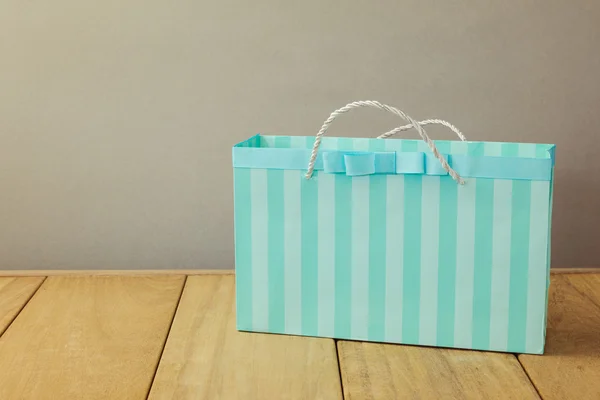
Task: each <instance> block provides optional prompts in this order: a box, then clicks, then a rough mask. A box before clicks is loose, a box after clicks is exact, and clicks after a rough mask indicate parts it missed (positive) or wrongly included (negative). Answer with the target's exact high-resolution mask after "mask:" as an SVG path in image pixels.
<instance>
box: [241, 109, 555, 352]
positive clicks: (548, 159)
mask: <svg viewBox="0 0 600 400" xmlns="http://www.w3.org/2000/svg"><path fill="white" fill-rule="evenodd" d="M365 106H366V107H375V108H379V109H383V110H386V111H389V112H392V113H394V114H396V115H398V116H400V117H401V118H403V119H404V120H405V121H407V122H408V123H409V125H405V126H401V127H399V128H396V129H394V130H393V131H390V132H387V133H385V134H383V135H381V136H379V137H378V138H375V139H352V138H342V137H340V138H335V137H324V136H323V135H324V133H325V132H326V130H327V128H328V127H329V125H330V124H331V122H332V121H333V120H334V119H335V118H336V117H337V116H338V115H340V114H342V113H344V112H347V111H349V110H350V109H353V108H357V107H365ZM431 123H441V124H443V125H445V126H447V127H448V128H450V129H452V130H453V131H454V132H455V133H457V135H458V137H459V139H460V140H459V141H442V140H440V141H435V142H433V141H432V140H431V139H430V138H429V137H428V136H427V134H426V132H425V131H424V129H423V126H424V125H427V124H431ZM411 128H414V129H415V130H416V131H417V132H418V133H419V135H420V137H421V139H422V140H399V139H385V138H387V137H389V136H392V135H394V134H396V133H398V132H400V131H403V130H407V129H411ZM554 148H555V146H554V145H549V144H530V143H493V142H470V141H466V139H465V138H464V136H463V135H462V134H461V133H460V132H459V131H458V129H456V128H455V127H454V126H453V125H451V124H449V123H447V122H445V121H440V120H426V121H420V122H417V121H414V120H413V119H411V118H410V117H408V116H407V115H406V114H404V113H403V112H402V111H400V110H398V109H396V108H393V107H389V106H386V105H384V104H381V103H378V102H375V101H360V102H355V103H351V104H348V105H347V106H345V107H343V108H341V109H339V110H336V111H335V112H333V113H332V114H331V116H330V117H329V118H328V119H327V121H325V123H324V124H323V127H322V128H321V130H320V131H319V132H318V134H317V135H316V137H312V136H311V137H292V136H263V135H256V136H254V137H252V138H250V139H248V140H246V141H244V142H242V143H240V144H238V145H236V146H235V147H234V148H233V167H234V193H235V196H234V197H235V199H234V202H235V259H236V266H235V267H236V301H237V328H238V329H239V330H242V331H253V332H271V333H281V334H291V335H306V336H320V337H330V338H338V339H352V340H366V341H376V342H389V343H405V344H415V345H426V346H441V347H456V348H465V349H480V350H493V351H506V352H518V353H535V354H540V353H543V350H544V340H545V329H546V310H547V299H548V285H549V268H550V224H551V210H552V180H553V171H554Z"/></svg>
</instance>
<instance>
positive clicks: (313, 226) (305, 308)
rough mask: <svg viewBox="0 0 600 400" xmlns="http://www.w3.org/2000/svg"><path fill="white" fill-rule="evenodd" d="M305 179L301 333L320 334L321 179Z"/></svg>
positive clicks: (302, 184)
mask: <svg viewBox="0 0 600 400" xmlns="http://www.w3.org/2000/svg"><path fill="white" fill-rule="evenodd" d="M318 176H319V173H318V172H316V173H315V174H314V175H313V179H302V183H301V184H300V192H301V198H302V204H301V215H302V234H301V241H302V256H301V259H302V276H301V279H302V334H303V335H309V336H316V335H317V333H318V279H319V271H318V248H319V242H318V224H319V221H318V218H317V217H318V199H319V197H318V195H319V194H318V179H319V177H318Z"/></svg>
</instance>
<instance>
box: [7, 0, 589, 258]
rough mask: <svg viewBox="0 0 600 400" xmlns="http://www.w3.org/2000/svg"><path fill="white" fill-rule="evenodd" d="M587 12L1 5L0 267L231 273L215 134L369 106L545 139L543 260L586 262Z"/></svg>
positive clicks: (566, 7)
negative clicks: (350, 105) (552, 180)
mask: <svg viewBox="0 0 600 400" xmlns="http://www.w3.org/2000/svg"><path fill="white" fill-rule="evenodd" d="M598 21H600V2H598V1H583V0H576V1H567V0H538V1H530V0H528V1H466V0H462V1H433V0H403V1H397V0H394V1H379V2H373V1H358V0H351V1H323V0H319V1H317V0H304V1H301V2H291V1H275V0H258V1H253V2H249V1H248V2H247V1H241V0H235V1H216V0H215V1H210V2H209V1H203V0H200V1H198V0H178V1H169V2H167V1H158V0H125V1H124V0H106V1H96V0H94V1H92V0H54V1H51V2H44V1H40V0H33V1H26V2H24V1H20V0H3V1H2V2H1V5H0V269H48V268H60V269H63V268H65V269H93V268H98V269H111V268H123V269H150V268H211V269H213V268H232V266H233V218H232V169H231V146H232V144H234V143H236V142H238V141H240V140H243V139H245V138H247V137H249V136H251V135H253V134H255V133H257V132H262V133H274V134H286V135H313V134H315V133H316V131H317V130H318V128H319V127H320V125H321V123H322V121H323V120H324V119H325V118H326V117H327V116H328V114H329V112H330V111H332V110H333V109H335V108H337V107H340V106H342V105H344V104H346V103H347V102H350V101H353V100H366V99H373V100H380V101H382V102H386V103H389V104H391V105H395V106H397V107H400V108H402V109H403V110H405V111H406V112H407V113H408V114H409V115H411V116H413V117H415V118H431V117H438V118H443V119H447V120H449V121H451V122H453V123H454V124H456V125H457V126H458V127H460V128H461V129H462V130H463V131H464V133H465V134H466V135H467V137H468V138H470V139H472V140H498V141H526V142H541V143H556V144H557V145H558V150H557V167H556V186H555V202H554V207H555V208H554V225H553V258H552V261H553V266H554V267H585V266H597V265H599V264H600V257H599V253H600V246H599V245H598V243H597V234H598V226H599V224H600V214H599V213H598V205H599V195H600V191H599V186H598V184H599V183H600V175H599V172H600V167H599V165H600V163H599V162H598V159H597V158H598V150H599V146H598V144H597V142H598V140H597V137H598V126H600V112H599V111H598V110H599V106H600V72H599V71H600V47H599V46H600V24H599V23H598ZM400 124H401V121H398V120H397V119H395V118H394V117H393V116H388V115H386V114H384V113H383V112H379V111H376V110H360V111H355V112H353V113H351V114H348V115H345V116H344V117H343V118H341V119H340V121H339V123H338V122H336V124H335V125H334V126H333V127H332V129H331V134H332V135H336V136H345V135H348V136H375V135H377V134H379V133H381V132H383V131H385V130H387V129H389V128H392V127H393V126H396V125H400ZM429 132H430V133H431V135H432V136H433V137H435V138H445V139H447V138H451V137H452V136H451V134H450V133H449V132H447V131H446V130H444V129H440V128H431V129H430V130H429ZM415 135H416V133H415V132H414V131H411V132H406V137H409V136H410V137H415Z"/></svg>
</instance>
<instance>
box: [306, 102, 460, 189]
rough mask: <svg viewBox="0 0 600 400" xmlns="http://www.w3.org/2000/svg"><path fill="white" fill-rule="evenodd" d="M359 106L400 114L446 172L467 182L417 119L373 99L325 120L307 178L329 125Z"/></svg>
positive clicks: (355, 104) (309, 164)
mask: <svg viewBox="0 0 600 400" xmlns="http://www.w3.org/2000/svg"><path fill="white" fill-rule="evenodd" d="M359 107H373V108H378V109H380V110H385V111H388V112H391V113H392V114H396V115H398V116H399V117H401V118H402V119H404V120H405V121H408V122H410V126H413V127H414V128H415V129H416V130H417V132H419V135H420V136H421V138H422V139H423V141H424V142H425V143H427V146H429V148H430V149H431V151H432V153H433V155H434V156H435V158H437V159H438V160H439V161H440V164H442V168H444V170H446V172H448V174H450V176H451V177H452V179H454V180H455V181H456V182H458V183H460V184H461V185H462V184H464V183H465V182H464V180H463V179H462V178H461V177H460V175H458V173H457V172H456V171H455V170H453V169H452V168H450V165H448V162H447V161H446V159H445V158H444V156H442V155H441V154H440V153H439V151H438V149H437V147H435V144H434V143H433V140H431V139H430V138H429V136H427V133H425V130H424V129H423V127H422V126H421V125H420V124H419V123H418V122H417V121H415V120H414V119H412V118H411V117H409V116H408V115H406V114H405V113H404V112H403V111H401V110H399V109H397V108H395V107H390V106H388V105H386V104H381V103H380V102H378V101H373V100H365V101H355V102H353V103H349V104H346V105H345V106H344V107H342V108H339V109H337V110H335V111H334V112H332V113H331V115H329V118H327V119H326V120H325V122H324V123H323V126H322V127H321V129H320V130H319V132H318V133H317V136H316V137H315V143H314V145H313V148H312V152H311V154H310V160H309V162H308V171H307V172H306V179H310V178H311V177H312V174H313V171H314V169H315V160H316V159H317V153H318V151H319V146H320V145H321V140H322V139H323V135H324V134H325V132H327V129H329V126H330V125H331V123H332V122H333V120H334V119H336V118H337V117H338V116H339V115H341V114H344V113H346V112H348V111H350V110H352V109H353V108H359ZM400 128H402V127H400ZM397 129H398V128H397ZM388 133H389V132H388ZM384 135H385V134H384Z"/></svg>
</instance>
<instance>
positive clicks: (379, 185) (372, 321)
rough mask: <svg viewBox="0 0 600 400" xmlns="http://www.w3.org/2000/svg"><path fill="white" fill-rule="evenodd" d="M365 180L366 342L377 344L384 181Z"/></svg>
mask: <svg viewBox="0 0 600 400" xmlns="http://www.w3.org/2000/svg"><path fill="white" fill-rule="evenodd" d="M369 179H370V192H369V194H370V198H369V340H374V341H378V342H380V341H383V340H384V339H385V297H386V295H385V277H386V274H385V266H386V262H385V260H386V219H387V215H386V206H387V202H386V198H387V177H386V176H383V175H380V176H372V177H370V178H369Z"/></svg>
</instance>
